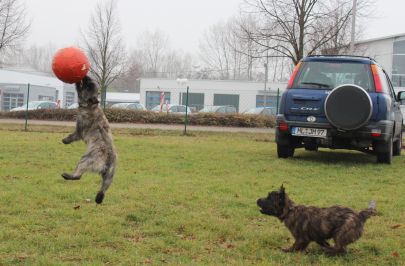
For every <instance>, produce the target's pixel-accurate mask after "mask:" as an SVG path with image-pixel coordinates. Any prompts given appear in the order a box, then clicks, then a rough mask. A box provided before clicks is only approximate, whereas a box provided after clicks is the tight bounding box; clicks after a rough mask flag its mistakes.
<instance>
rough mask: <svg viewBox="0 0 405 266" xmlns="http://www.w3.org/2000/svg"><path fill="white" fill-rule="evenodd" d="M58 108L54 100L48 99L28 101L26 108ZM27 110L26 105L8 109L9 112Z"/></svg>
mask: <svg viewBox="0 0 405 266" xmlns="http://www.w3.org/2000/svg"><path fill="white" fill-rule="evenodd" d="M56 108H58V104H57V103H55V102H49V101H32V102H29V103H28V110H39V109H56ZM24 110H27V106H26V105H23V106H20V107H16V108H13V109H11V110H10V112H14V111H24Z"/></svg>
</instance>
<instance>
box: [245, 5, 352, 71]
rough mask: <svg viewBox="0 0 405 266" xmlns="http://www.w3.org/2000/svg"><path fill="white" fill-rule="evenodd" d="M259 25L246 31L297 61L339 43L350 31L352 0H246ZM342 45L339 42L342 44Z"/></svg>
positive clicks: (272, 49)
mask: <svg viewBox="0 0 405 266" xmlns="http://www.w3.org/2000/svg"><path fill="white" fill-rule="evenodd" d="M245 3H246V5H245V8H244V12H247V13H250V14H252V13H254V14H256V15H257V17H258V20H259V25H258V27H257V28H256V29H255V30H254V31H252V30H249V29H247V28H245V29H244V30H245V32H246V33H247V34H248V35H249V36H250V38H251V39H252V40H253V41H254V42H256V43H257V44H258V45H261V46H263V47H265V48H266V49H269V50H271V51H273V52H275V53H277V54H278V55H280V56H284V57H287V58H289V59H290V60H291V61H292V62H293V63H294V64H297V63H298V62H299V61H300V60H301V59H302V58H303V57H304V56H305V55H311V54H314V53H317V52H319V51H321V50H322V49H323V48H324V46H325V45H326V44H330V43H331V42H332V43H333V42H335V43H336V44H338V43H339V42H340V41H341V39H345V37H342V36H341V35H342V34H345V31H346V30H347V25H348V23H349V22H350V19H351V18H350V16H351V11H352V0H322V1H320V0H245ZM339 45H340V44H339Z"/></svg>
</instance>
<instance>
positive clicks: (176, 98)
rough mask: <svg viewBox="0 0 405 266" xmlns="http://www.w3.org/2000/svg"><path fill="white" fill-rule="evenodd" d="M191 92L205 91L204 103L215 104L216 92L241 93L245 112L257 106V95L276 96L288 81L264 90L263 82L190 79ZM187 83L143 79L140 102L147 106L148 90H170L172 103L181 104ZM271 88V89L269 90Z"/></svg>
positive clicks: (240, 104)
mask: <svg viewBox="0 0 405 266" xmlns="http://www.w3.org/2000/svg"><path fill="white" fill-rule="evenodd" d="M187 85H188V86H189V92H190V93H203V94H204V105H205V106H212V105H214V94H234V95H239V111H240V112H243V111H246V110H248V109H250V108H254V107H256V95H262V94H266V95H268V96H271V95H272V96H276V95H277V88H279V89H280V95H281V92H282V91H283V90H284V89H285V87H286V83H268V84H267V90H266V91H264V83H263V82H248V81H217V80H189V81H188V84H187ZM186 87H187V86H186V85H182V84H179V83H178V82H177V81H176V80H169V79H141V80H140V102H141V103H142V104H144V105H145V106H146V92H147V91H154V92H170V103H171V104H181V103H182V101H181V96H180V95H181V93H185V92H186ZM269 89H270V90H269Z"/></svg>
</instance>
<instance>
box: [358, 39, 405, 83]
mask: <svg viewBox="0 0 405 266" xmlns="http://www.w3.org/2000/svg"><path fill="white" fill-rule="evenodd" d="M401 41H405V35H397V36H392V37H387V38H381V39H375V40H369V41H364V42H360V43H358V44H356V50H357V54H358V55H364V56H369V57H372V58H374V59H375V60H376V61H377V62H378V63H379V64H380V65H381V66H382V67H383V68H384V69H385V71H386V72H387V74H388V75H389V76H390V78H391V80H392V81H393V84H394V86H395V87H396V90H401V89H405V86H403V85H402V83H404V81H405V73H402V72H403V71H400V72H398V69H394V65H395V64H394V57H396V60H397V64H398V59H399V61H402V58H404V59H405V53H403V51H401V52H399V51H395V50H394V43H397V42H401ZM401 64H402V62H401ZM393 74H394V76H396V77H395V79H394V77H393ZM398 76H401V86H400V83H399V81H398Z"/></svg>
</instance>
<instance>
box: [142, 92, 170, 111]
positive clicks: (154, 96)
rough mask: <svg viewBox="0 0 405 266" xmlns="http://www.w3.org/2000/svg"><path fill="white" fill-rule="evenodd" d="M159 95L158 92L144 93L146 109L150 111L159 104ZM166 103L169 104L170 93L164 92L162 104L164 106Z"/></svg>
mask: <svg viewBox="0 0 405 266" xmlns="http://www.w3.org/2000/svg"><path fill="white" fill-rule="evenodd" d="M160 94H161V92H160V91H147V92H146V106H145V107H146V109H148V110H150V109H152V108H153V107H155V106H156V105H159V104H160ZM166 101H168V103H169V104H170V92H164V99H163V104H166Z"/></svg>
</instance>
